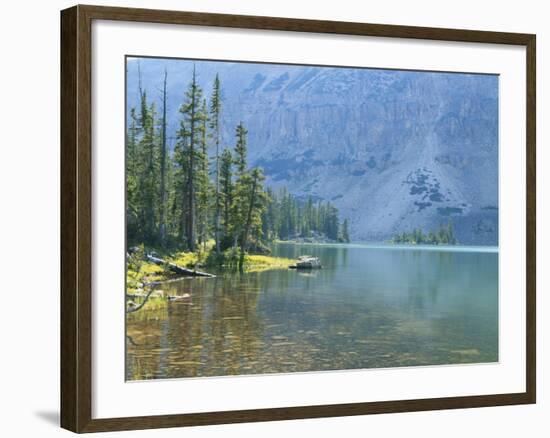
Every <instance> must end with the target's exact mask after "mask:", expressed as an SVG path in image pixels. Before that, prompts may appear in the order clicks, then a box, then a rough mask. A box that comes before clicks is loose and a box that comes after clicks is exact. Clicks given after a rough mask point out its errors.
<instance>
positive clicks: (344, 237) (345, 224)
mask: <svg viewBox="0 0 550 438" xmlns="http://www.w3.org/2000/svg"><path fill="white" fill-rule="evenodd" d="M342 241H343V242H345V243H349V242H350V239H349V224H348V220H347V219H344V222H343V223H342Z"/></svg>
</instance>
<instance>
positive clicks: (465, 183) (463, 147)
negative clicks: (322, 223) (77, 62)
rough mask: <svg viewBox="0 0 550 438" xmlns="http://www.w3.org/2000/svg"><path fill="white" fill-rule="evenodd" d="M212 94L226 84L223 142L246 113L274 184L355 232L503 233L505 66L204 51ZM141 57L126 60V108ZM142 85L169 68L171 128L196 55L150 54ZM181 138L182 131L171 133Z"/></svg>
mask: <svg viewBox="0 0 550 438" xmlns="http://www.w3.org/2000/svg"><path fill="white" fill-rule="evenodd" d="M194 64H195V68H196V71H197V75H198V79H199V82H200V84H201V86H202V87H203V89H204V90H205V92H206V94H209V92H210V90H211V87H212V82H213V79H214V77H215V75H216V73H218V74H219V76H220V79H221V82H222V88H223V142H222V143H223V144H224V145H225V146H227V147H233V145H234V129H235V126H236V125H237V123H239V121H242V122H243V123H244V124H245V125H246V126H247V128H248V131H249V141H248V147H249V156H250V160H251V164H252V165H257V166H261V167H262V168H263V169H264V171H265V174H266V176H267V182H268V184H269V185H270V186H272V187H273V188H275V189H276V188H277V187H282V186H286V187H287V188H288V189H289V191H290V192H291V193H293V194H294V195H296V196H298V197H303V198H307V197H309V196H311V197H312V198H313V199H315V200H325V201H330V202H331V203H333V204H334V205H336V207H337V208H338V209H339V210H340V216H341V217H342V218H348V219H349V221H350V231H351V237H352V239H353V240H354V241H384V240H387V239H389V238H391V237H392V236H393V235H394V234H395V233H397V232H402V231H410V230H412V229H413V228H416V227H420V228H422V229H423V230H425V231H429V230H431V229H436V228H438V227H439V225H440V224H446V223H448V222H449V221H452V223H453V225H454V229H455V234H456V236H457V239H458V241H459V243H461V244H470V245H497V244H498V77H497V76H493V75H479V74H457V73H452V74H451V73H436V72H414V71H397V70H378V69H363V68H361V69H359V68H333V67H322V68H319V67H311V66H291V65H273V64H257V63H256V64H251V63H240V62H231V63H228V62H212V61H208V62H205V61H196V62H195V63H194ZM137 65H138V61H137V60H130V61H128V63H127V84H128V88H127V99H128V108H130V107H132V106H136V104H137V100H138V91H137V90H138V68H137ZM139 66H140V71H141V81H142V87H143V88H144V89H146V90H147V91H148V96H150V97H152V98H154V99H155V100H157V101H158V102H159V104H160V100H159V97H160V93H159V92H158V91H157V90H158V89H159V88H160V86H161V83H162V77H163V72H164V69H165V68H166V69H167V72H168V96H169V101H168V120H169V133H170V134H169V135H170V136H171V137H174V135H175V131H176V128H177V126H178V123H179V112H178V108H179V106H180V104H181V102H182V101H183V99H184V93H185V90H186V88H187V85H188V83H189V80H190V77H191V72H192V69H193V62H192V61H182V60H164V59H141V60H140V61H139ZM172 142H173V139H172Z"/></svg>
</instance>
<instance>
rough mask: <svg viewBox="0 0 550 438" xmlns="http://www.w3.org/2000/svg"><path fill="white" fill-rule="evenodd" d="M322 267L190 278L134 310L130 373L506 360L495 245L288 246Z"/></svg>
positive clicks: (281, 252) (278, 249) (277, 251)
mask: <svg viewBox="0 0 550 438" xmlns="http://www.w3.org/2000/svg"><path fill="white" fill-rule="evenodd" d="M306 254H309V255H314V256H317V257H319V258H320V259H321V263H322V265H323V269H320V270H313V271H297V270H291V269H284V270H270V271H264V272H258V273H248V274H242V275H240V274H230V275H229V274H226V275H223V276H218V277H217V278H186V279H182V280H179V281H175V282H171V283H165V284H163V285H160V286H158V288H160V289H162V290H164V291H165V292H168V293H169V294H171V295H182V294H187V293H188V294H190V295H191V298H190V299H189V300H187V301H175V302H169V303H167V304H166V305H165V306H161V307H160V308H152V309H148V306H147V305H146V306H145V307H144V308H143V309H142V310H140V311H137V312H135V313H130V314H127V321H126V326H127V327H126V330H127V347H126V378H127V379H128V380H141V379H157V378H178V377H200V376H223V375H238V374H265V373H291V372H306V371H328V370H342V369H359V368H381V367H385V368H387V367H404V366H421V365H441V364H461V363H485V362H496V361H498V252H497V249H496V248H490V249H487V248H462V247H448V248H442V247H424V248H422V247H395V246H383V245H381V246H369V245H353V244H350V245H344V244H342V245H312V244H293V243H288V244H287V243H281V244H276V245H274V247H273V255H275V256H281V257H288V258H296V257H298V256H300V255H306Z"/></svg>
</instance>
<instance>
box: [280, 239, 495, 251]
mask: <svg viewBox="0 0 550 438" xmlns="http://www.w3.org/2000/svg"><path fill="white" fill-rule="evenodd" d="M273 243H274V244H275V245H306V246H345V247H348V248H365V249H387V250H395V249H405V250H427V251H441V252H480V253H498V252H499V248H498V246H488V245H487V246H475V245H412V244H411V245H405V244H396V243H386V242H350V243H325V242H297V241H292V240H278V241H275V242H273Z"/></svg>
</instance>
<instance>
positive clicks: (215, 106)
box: [210, 74, 222, 254]
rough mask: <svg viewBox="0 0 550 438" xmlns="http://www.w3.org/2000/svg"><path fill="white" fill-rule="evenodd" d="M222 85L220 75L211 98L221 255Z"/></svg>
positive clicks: (216, 219) (217, 233)
mask: <svg viewBox="0 0 550 438" xmlns="http://www.w3.org/2000/svg"><path fill="white" fill-rule="evenodd" d="M221 106H222V99H221V84H220V78H219V76H218V74H216V78H215V79H214V86H213V89H212V96H211V97H210V129H211V130H212V134H211V135H212V137H213V139H214V147H215V155H214V165H215V181H214V184H215V190H216V191H215V200H214V202H215V206H214V210H215V212H214V239H215V241H216V252H217V253H218V254H219V253H220V215H221V199H220V198H221V195H220V131H221V130H220V117H221Z"/></svg>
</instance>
